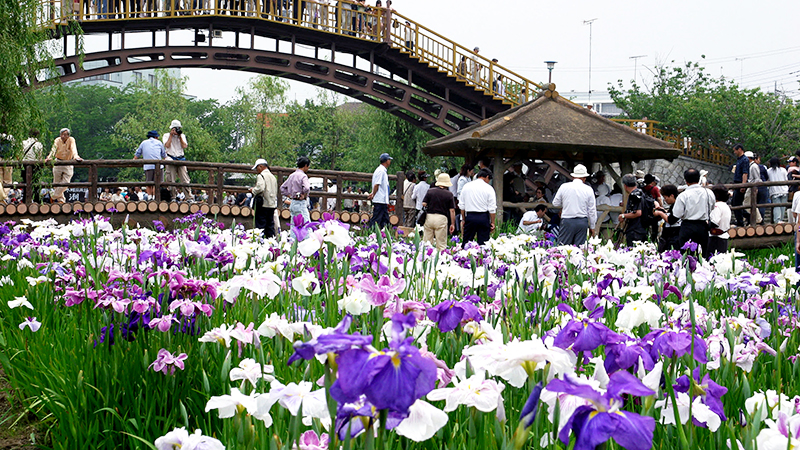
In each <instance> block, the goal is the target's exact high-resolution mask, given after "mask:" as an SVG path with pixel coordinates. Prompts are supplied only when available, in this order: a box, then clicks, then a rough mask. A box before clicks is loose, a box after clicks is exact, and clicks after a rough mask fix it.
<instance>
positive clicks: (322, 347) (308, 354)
mask: <svg viewBox="0 0 800 450" xmlns="http://www.w3.org/2000/svg"><path fill="white" fill-rule="evenodd" d="M352 322H353V316H351V315H349V314H348V315H346V316H345V317H344V319H342V321H341V322H339V325H337V326H336V328H335V329H334V330H333V332H332V333H330V334H323V335H320V336H317V337H316V338H315V339H312V340H310V341H308V342H297V343H295V344H294V354H293V355H292V356H291V357H290V358H289V361H288V362H287V363H286V364H287V365H291V364H292V363H293V362H295V361H297V360H299V359H306V360H308V359H311V358H313V357H314V356H315V355H324V354H326V353H330V352H333V353H339V352H342V351H345V350H347V349H350V348H352V347H353V346H362V345H369V344H371V343H372V336H362V335H361V334H359V333H358V332H356V333H355V334H347V330H348V329H349V328H350V324H351V323H352Z"/></svg>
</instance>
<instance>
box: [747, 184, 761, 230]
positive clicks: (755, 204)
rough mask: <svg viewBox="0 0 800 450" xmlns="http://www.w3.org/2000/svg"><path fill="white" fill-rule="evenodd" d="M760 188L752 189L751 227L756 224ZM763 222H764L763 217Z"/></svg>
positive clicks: (754, 187)
mask: <svg viewBox="0 0 800 450" xmlns="http://www.w3.org/2000/svg"><path fill="white" fill-rule="evenodd" d="M757 194H758V187H756V186H753V187H751V188H750V225H755V224H756V222H757V221H756V217H757V216H756V211H757V210H758V200H757V198H758V197H757V196H756V195H757ZM761 220H764V218H763V217H762V218H761Z"/></svg>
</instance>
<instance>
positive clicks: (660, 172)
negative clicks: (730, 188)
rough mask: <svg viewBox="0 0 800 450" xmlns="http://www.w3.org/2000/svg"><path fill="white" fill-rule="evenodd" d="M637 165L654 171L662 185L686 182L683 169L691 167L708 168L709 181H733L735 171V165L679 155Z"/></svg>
mask: <svg viewBox="0 0 800 450" xmlns="http://www.w3.org/2000/svg"><path fill="white" fill-rule="evenodd" d="M731 164H732V163H731ZM635 165H636V169H637V170H638V169H641V170H643V171H644V173H652V174H653V175H655V176H656V177H657V178H658V179H659V180H661V183H659V185H660V186H664V185H665V184H674V185H675V186H680V185H682V184H684V181H683V171H684V170H686V169H690V168H695V169H697V170H707V171H708V175H706V178H708V182H709V183H712V184H717V183H733V173H732V172H731V168H732V167H733V165H731V166H721V165H719V164H713V163H708V162H703V161H698V160H696V159H691V158H686V157H685V156H679V157H677V158H676V159H674V160H672V161H667V160H665V159H654V160H649V161H642V162H639V163H636V164H635Z"/></svg>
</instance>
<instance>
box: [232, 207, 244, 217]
mask: <svg viewBox="0 0 800 450" xmlns="http://www.w3.org/2000/svg"><path fill="white" fill-rule="evenodd" d="M240 212H242V208H241V207H239V206H236V205H233V206H231V214H232V215H234V216H238V215H239V213H240Z"/></svg>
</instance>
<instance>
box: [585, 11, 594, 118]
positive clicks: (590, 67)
mask: <svg viewBox="0 0 800 450" xmlns="http://www.w3.org/2000/svg"><path fill="white" fill-rule="evenodd" d="M595 20H597V18H594V19H589V20H584V21H583V24H584V25H589V104H591V103H592V24H593V23H594V21H595Z"/></svg>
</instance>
